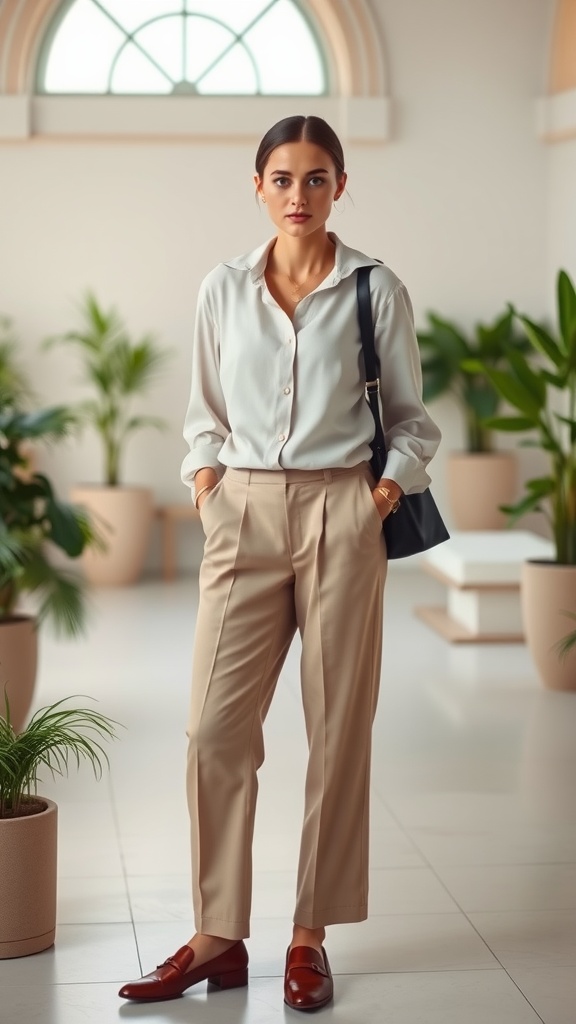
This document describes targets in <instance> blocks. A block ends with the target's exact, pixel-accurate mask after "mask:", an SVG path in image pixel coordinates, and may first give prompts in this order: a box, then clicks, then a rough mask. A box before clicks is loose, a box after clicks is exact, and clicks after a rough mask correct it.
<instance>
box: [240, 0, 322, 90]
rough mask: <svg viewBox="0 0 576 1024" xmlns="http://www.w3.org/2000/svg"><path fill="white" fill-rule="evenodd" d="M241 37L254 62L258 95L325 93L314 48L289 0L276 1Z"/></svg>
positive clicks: (311, 36) (316, 49)
mask: <svg viewBox="0 0 576 1024" xmlns="http://www.w3.org/2000/svg"><path fill="white" fill-rule="evenodd" d="M244 38H245V42H246V45H247V46H249V47H250V50H251V51H252V53H253V55H254V57H255V59H256V63H257V65H258V71H259V74H260V82H261V89H262V92H264V93H281V94H309V95H313V96H317V95H319V94H320V93H323V92H325V91H326V82H325V76H324V68H323V67H322V62H321V60H320V54H319V53H318V45H317V43H316V40H315V39H314V36H313V35H312V32H311V31H310V28H309V26H308V24H307V22H306V20H305V19H304V18H303V16H302V14H301V13H300V11H299V10H298V9H297V8H296V7H295V5H294V4H293V3H290V0H278V3H277V4H276V5H275V6H274V7H273V8H272V10H271V11H270V12H269V13H268V14H266V15H265V16H264V17H263V18H262V20H261V21H259V22H258V23H257V24H256V25H255V26H254V28H253V29H251V30H250V31H249V32H247V33H246V36H245V37H244Z"/></svg>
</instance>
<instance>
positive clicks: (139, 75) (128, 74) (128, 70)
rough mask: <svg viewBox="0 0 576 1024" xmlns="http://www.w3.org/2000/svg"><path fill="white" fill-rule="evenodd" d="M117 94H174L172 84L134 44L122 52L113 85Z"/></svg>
mask: <svg viewBox="0 0 576 1024" xmlns="http://www.w3.org/2000/svg"><path fill="white" fill-rule="evenodd" d="M111 89H112V92H115V93H153V94H154V93H167V92H172V82H171V81H169V79H167V78H166V77H165V75H162V74H161V73H160V71H158V70H157V69H156V68H155V67H154V65H153V64H151V63H150V61H149V60H146V57H144V56H143V55H142V54H141V53H140V50H138V49H137V48H136V47H135V46H134V43H128V46H126V47H125V49H124V50H123V51H122V53H121V55H120V57H119V59H118V63H117V65H116V68H115V70H114V74H113V76H112V84H111Z"/></svg>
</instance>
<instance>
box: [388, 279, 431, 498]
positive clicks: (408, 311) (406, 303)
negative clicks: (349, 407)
mask: <svg viewBox="0 0 576 1024" xmlns="http://www.w3.org/2000/svg"><path fill="white" fill-rule="evenodd" d="M375 345H376V352H377V353H378V356H379V359H380V393H381V400H382V425H383V427H384V433H385V435H386V447H387V449H388V458H387V462H386V472H385V476H386V477H387V478H388V479H390V480H395V481H396V483H398V484H399V485H400V487H401V488H402V490H403V491H404V493H405V494H408V493H411V492H412V493H416V492H419V491H424V490H425V489H426V487H427V486H428V484H429V483H430V477H429V476H428V473H427V472H426V466H427V465H428V463H429V462H430V460H431V458H432V457H433V455H434V453H435V452H436V449H437V448H438V445H439V444H440V439H441V434H440V431H439V429H438V427H437V426H436V424H435V423H434V421H433V420H432V419H431V418H430V416H429V414H428V411H427V409H426V407H425V405H424V403H423V401H422V370H421V365H420V353H419V348H418V341H417V338H416V332H415V329H414V315H413V312H412V304H411V302H410V297H409V295H408V292H407V291H406V288H405V287H404V285H403V284H402V283H401V282H399V281H398V282H397V283H396V284H395V286H394V288H393V290H392V292H391V293H390V294H389V296H388V297H387V299H386V301H385V303H384V305H383V307H382V308H381V309H380V311H379V312H378V315H377V319H376V324H375Z"/></svg>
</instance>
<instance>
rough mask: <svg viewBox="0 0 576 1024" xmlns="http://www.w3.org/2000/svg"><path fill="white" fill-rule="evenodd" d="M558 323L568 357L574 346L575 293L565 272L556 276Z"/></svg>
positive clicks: (575, 324) (575, 323)
mask: <svg viewBox="0 0 576 1024" xmlns="http://www.w3.org/2000/svg"><path fill="white" fill-rule="evenodd" d="M557 293H558V322H559V324H560V334H561V336H562V340H563V342H564V352H565V354H566V355H568V354H569V353H570V352H571V350H572V348H573V345H574V331H575V329H576V291H575V290H574V285H573V284H572V281H571V280H570V278H569V277H568V274H567V273H566V271H565V270H561V271H560V273H559V274H558V284H557Z"/></svg>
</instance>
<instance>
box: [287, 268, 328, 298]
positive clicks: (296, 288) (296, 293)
mask: <svg viewBox="0 0 576 1024" xmlns="http://www.w3.org/2000/svg"><path fill="white" fill-rule="evenodd" d="M323 273H324V267H321V268H320V270H316V271H315V272H312V271H311V272H310V273H309V274H308V275H307V277H305V278H304V280H303V281H300V283H298V281H295V280H294V278H293V277H290V274H284V277H287V278H288V280H289V282H290V284H291V285H292V295H291V298H292V301H293V302H300V300H301V299H302V297H303V296H302V294H301V293H302V290H303V289H304V288H305V287H306V285H307V284H308V281H309V280H310V278H314V277H320V276H321V274H323Z"/></svg>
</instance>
